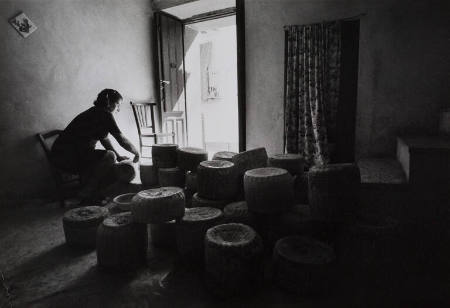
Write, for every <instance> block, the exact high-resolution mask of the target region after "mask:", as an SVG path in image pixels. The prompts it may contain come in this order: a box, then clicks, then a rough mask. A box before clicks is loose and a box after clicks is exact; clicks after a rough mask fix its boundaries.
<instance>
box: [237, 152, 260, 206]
mask: <svg viewBox="0 0 450 308" xmlns="http://www.w3.org/2000/svg"><path fill="white" fill-rule="evenodd" d="M232 161H233V164H234V166H235V168H236V172H237V174H238V181H239V197H238V199H240V200H241V199H243V198H244V174H245V172H246V171H247V170H251V169H256V168H264V167H267V152H266V149H265V148H256V149H252V150H248V151H244V152H241V153H238V154H236V155H234V156H233V158H232Z"/></svg>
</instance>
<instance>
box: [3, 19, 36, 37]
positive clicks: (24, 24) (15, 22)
mask: <svg viewBox="0 0 450 308" xmlns="http://www.w3.org/2000/svg"><path fill="white" fill-rule="evenodd" d="M9 23H10V24H11V25H12V26H13V27H14V28H15V29H16V30H17V32H19V33H20V35H22V36H23V37H27V36H29V35H30V34H31V33H33V32H34V31H36V29H37V27H36V26H35V24H34V23H32V22H31V20H30V18H28V16H27V15H25V13H20V14H19V15H17V16H16V17H14V18H11V19H10V21H9Z"/></svg>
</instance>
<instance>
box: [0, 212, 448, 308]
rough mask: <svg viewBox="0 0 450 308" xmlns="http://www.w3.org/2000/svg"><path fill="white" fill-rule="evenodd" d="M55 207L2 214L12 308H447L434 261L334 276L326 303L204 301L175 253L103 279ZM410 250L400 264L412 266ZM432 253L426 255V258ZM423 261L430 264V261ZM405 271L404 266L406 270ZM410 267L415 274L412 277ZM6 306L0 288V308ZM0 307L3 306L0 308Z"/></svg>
mask: <svg viewBox="0 0 450 308" xmlns="http://www.w3.org/2000/svg"><path fill="white" fill-rule="evenodd" d="M63 212H64V209H61V208H59V207H58V206H57V204H48V205H44V206H36V205H33V204H28V205H19V206H16V207H14V208H12V207H8V208H6V207H4V208H0V270H1V271H2V274H3V275H4V285H5V286H6V287H8V288H9V290H10V293H11V295H12V296H11V304H12V307H184V308H187V307H196V308H201V307H441V306H447V307H448V306H449V304H450V292H449V291H450V275H449V274H450V272H449V271H448V268H441V267H439V266H434V267H433V268H435V269H434V270H431V269H430V268H431V267H430V264H431V263H432V262H423V259H422V263H421V262H418V263H417V264H416V265H417V266H414V267H408V266H405V267H404V268H401V267H400V266H398V267H395V270H392V269H391V268H386V269H384V270H380V273H382V274H383V275H381V276H386V274H388V275H387V276H388V279H385V280H382V281H381V282H380V280H378V279H372V278H373V276H365V275H362V274H360V273H358V272H357V271H356V272H355V270H354V269H353V270H349V269H348V268H347V269H343V270H341V271H340V272H339V274H338V275H337V280H336V283H335V284H334V288H333V292H332V293H331V294H329V295H328V296H326V297H316V298H311V297H300V296H294V295H290V294H287V293H284V292H283V291H281V290H279V289H278V288H277V287H276V286H274V285H273V284H272V282H271V280H270V255H268V256H267V258H266V259H267V267H266V268H267V272H266V279H265V280H264V281H262V282H261V286H260V287H259V288H258V289H257V291H255V292H254V293H251V294H247V295H246V296H243V297H240V298H234V299H229V300H218V299H215V298H213V297H212V296H210V295H209V294H208V292H207V291H206V290H205V288H204V285H203V279H202V273H201V270H199V269H197V270H196V269H192V268H191V269H189V268H187V267H186V266H185V265H182V263H181V262H180V261H181V260H180V258H179V257H178V256H177V255H176V253H174V252H167V251H162V250H156V249H154V248H152V246H151V245H150V246H149V254H148V260H147V265H146V266H145V267H143V268H142V269H140V270H138V271H136V272H134V273H111V272H108V273H105V272H102V271H100V270H98V268H97V264H96V263H97V261H96V254H95V251H92V250H78V249H73V248H70V247H68V246H66V245H65V243H64V234H63V230H62V222H61V217H62V214H63ZM416 253H417V251H415V250H414V249H412V250H411V251H410V252H408V253H406V252H405V256H404V260H406V259H414V260H416V259H417V260H418V259H419V258H417V256H415V254H416ZM430 253H431V252H430ZM428 261H429V260H428ZM408 264H409V263H408ZM412 268H414V270H412ZM2 304H3V306H4V307H9V306H8V300H7V298H6V292H5V289H4V288H0V306H2ZM3 306H2V307H3Z"/></svg>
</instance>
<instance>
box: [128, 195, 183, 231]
mask: <svg viewBox="0 0 450 308" xmlns="http://www.w3.org/2000/svg"><path fill="white" fill-rule="evenodd" d="M132 201H133V203H132V205H131V213H132V214H133V218H134V221H136V222H139V223H147V224H148V223H150V224H151V223H163V222H166V221H170V220H173V219H177V218H181V217H183V215H184V208H185V198H184V193H183V190H182V189H181V188H179V187H160V188H153V189H147V190H143V191H140V192H138V193H137V194H136V195H135V196H134V197H133V200H132Z"/></svg>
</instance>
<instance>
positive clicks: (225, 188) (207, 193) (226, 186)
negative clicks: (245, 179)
mask: <svg viewBox="0 0 450 308" xmlns="http://www.w3.org/2000/svg"><path fill="white" fill-rule="evenodd" d="M197 188H198V195H199V196H200V197H202V198H205V199H210V200H231V199H234V198H235V197H236V195H237V193H238V188H239V182H238V174H237V170H236V168H235V167H234V164H233V163H232V162H229V161H225V160H207V161H203V162H201V163H200V164H199V166H198V168H197Z"/></svg>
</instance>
